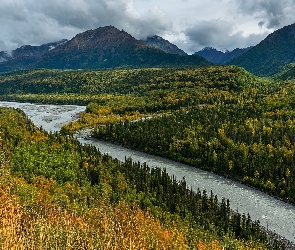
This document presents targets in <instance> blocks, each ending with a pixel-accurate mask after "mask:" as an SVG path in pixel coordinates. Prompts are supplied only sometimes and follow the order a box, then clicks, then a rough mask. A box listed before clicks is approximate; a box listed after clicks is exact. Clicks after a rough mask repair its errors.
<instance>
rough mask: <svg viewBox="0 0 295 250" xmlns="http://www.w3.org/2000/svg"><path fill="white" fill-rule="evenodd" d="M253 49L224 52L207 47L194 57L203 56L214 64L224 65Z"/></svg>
mask: <svg viewBox="0 0 295 250" xmlns="http://www.w3.org/2000/svg"><path fill="white" fill-rule="evenodd" d="M251 48H252V46H251V47H247V48H243V49H239V48H236V49H234V50H233V51H229V50H226V51H224V52H223V51H219V50H217V49H215V48H212V47H205V48H203V49H202V50H200V51H198V52H195V53H194V55H199V56H202V57H204V58H205V59H206V60H208V61H210V62H213V63H217V64H224V63H226V62H227V61H229V60H231V59H233V58H235V57H238V56H240V55H242V54H244V53H246V52H247V51H248V50H249V49H251Z"/></svg>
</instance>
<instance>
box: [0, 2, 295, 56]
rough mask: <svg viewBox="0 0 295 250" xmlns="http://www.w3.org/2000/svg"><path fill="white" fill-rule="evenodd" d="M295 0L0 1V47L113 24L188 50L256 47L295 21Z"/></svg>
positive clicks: (68, 35)
mask: <svg viewBox="0 0 295 250" xmlns="http://www.w3.org/2000/svg"><path fill="white" fill-rule="evenodd" d="M294 6H295V0H66V1H60V0H0V11H1V14H0V51H2V50H8V51H9V50H12V49H15V48H17V47H20V46H22V45H25V44H30V45H40V44H44V43H49V42H54V41H58V40H61V39H64V38H66V39H71V38H72V37H74V36H75V35H76V34H78V33H80V32H83V31H86V30H89V29H95V28H98V27H101V26H106V25H113V26H115V27H117V28H118V29H124V30H125V31H126V32H128V33H130V34H131V35H132V36H134V37H135V38H137V39H140V38H144V37H146V36H148V35H153V34H156V35H160V36H162V37H163V38H165V39H168V40H169V41H170V42H172V43H174V44H176V45H177V46H178V47H179V48H181V49H183V50H184V51H185V52H187V53H189V54H191V53H193V52H196V51H198V50H200V49H202V48H203V47H206V46H210V47H215V48H218V49H225V48H226V49H229V50H232V49H234V48H244V47H248V46H251V45H256V44H257V43H259V42H260V41H261V40H263V39H264V38H265V37H266V36H267V35H268V34H269V33H271V32H273V31H274V30H277V29H279V28H281V27H283V26H285V25H289V24H292V23H295V8H294Z"/></svg>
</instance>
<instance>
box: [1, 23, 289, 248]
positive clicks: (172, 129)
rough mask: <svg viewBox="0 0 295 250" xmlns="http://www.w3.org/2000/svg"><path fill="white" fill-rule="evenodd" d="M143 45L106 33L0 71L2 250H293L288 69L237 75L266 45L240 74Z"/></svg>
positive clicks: (282, 64)
mask: <svg viewBox="0 0 295 250" xmlns="http://www.w3.org/2000/svg"><path fill="white" fill-rule="evenodd" d="M290 30H291V31H292V30H293V26H290V27H286V28H283V29H282V30H279V31H277V33H276V34H277V35H278V37H281V36H283V37H285V36H284V32H289V33H290V34H293V33H292V32H291V31H290ZM149 39H150V41H149V42H150V44H151V45H147V44H145V43H143V41H140V40H136V39H135V38H133V37H132V36H131V35H129V34H128V33H127V32H125V31H123V30H121V31H120V30H118V29H116V28H115V27H113V26H106V27H100V28H98V29H95V30H89V31H86V32H83V33H80V34H77V35H76V36H75V37H74V38H73V39H71V40H63V41H61V42H60V43H56V44H52V47H51V45H50V46H49V47H48V46H45V47H42V48H43V49H40V48H38V49H37V48H33V47H23V51H22V53H20V54H19V56H18V57H14V58H6V57H5V58H4V59H5V60H4V59H3V60H2V61H1V62H0V69H1V71H2V72H3V73H1V74H0V102H1V106H4V107H2V108H0V113H1V117H0V125H1V126H0V146H1V154H0V155H1V162H0V163H1V168H0V171H1V174H0V184H1V185H0V191H1V192H0V200H1V203H0V204H3V205H0V218H1V220H0V222H1V224H0V229H1V230H2V231H1V233H0V244H1V246H3V247H4V248H6V249H10V248H12V247H14V245H13V244H14V243H13V242H17V243H15V244H18V245H17V246H16V248H21V247H24V246H29V245H32V244H33V245H34V246H38V245H42V244H46V246H44V248H45V249H48V248H50V247H51V248H52V246H54V245H59V246H62V248H65V249H81V248H83V247H84V249H85V248H87V249H115V248H119V249H294V244H293V245H292V243H294V241H295V238H294V237H295V235H294V232H295V225H294V204H295V164H294V162H295V154H294V152H295V146H294V145H295V112H294V107H295V106H294V100H295V95H294V93H295V91H294V86H295V85H294V67H293V66H294V65H293V59H292V58H291V57H288V58H287V59H286V60H283V59H282V60H281V59H280V60H279V59H277V57H275V58H276V60H274V62H273V63H272V64H271V63H267V64H263V65H261V66H262V68H258V67H257V68H255V71H253V70H252V69H251V68H249V67H248V66H247V60H248V59H249V58H250V59H249V60H251V62H252V63H253V65H255V63H256V62H255V61H254V59H251V55H252V54H253V53H254V52H253V51H256V50H263V49H262V48H263V46H264V45H263V44H264V43H265V42H269V41H271V44H272V45H273V46H275V44H276V39H273V36H272V35H270V36H269V37H268V38H267V39H266V40H265V41H262V42H261V43H260V45H259V46H258V45H257V46H258V47H257V46H254V47H253V48H249V49H248V50H247V51H243V54H241V55H240V56H236V57H235V58H234V59H232V60H229V61H228V62H227V63H226V64H230V63H231V62H233V61H235V60H236V61H237V62H238V60H240V59H241V58H246V59H245V61H243V63H245V64H240V63H237V65H239V66H236V65H216V64H214V63H212V62H209V61H207V60H206V59H204V58H202V57H200V56H197V55H186V54H183V53H182V51H180V50H178V49H177V48H175V46H172V45H170V44H168V45H167V42H168V41H164V40H163V39H161V38H159V37H156V36H155V37H150V38H149ZM291 40H292V39H291ZM159 41H160V42H161V43H160V44H156V42H159ZM163 43H165V44H166V46H162V45H163ZM287 44H289V43H287ZM282 47H284V46H283V45H281V47H280V48H277V49H278V51H281V50H280V49H282ZM49 48H50V49H49ZM161 48H165V49H168V48H169V49H172V50H173V51H175V52H171V53H167V52H165V51H164V50H162V49H161ZM36 50H38V51H39V52H38V53H37V52H36ZM25 51H27V52H28V51H30V53H27V52H25ZM33 51H34V53H33ZM238 53H240V52H238ZM278 53H280V52H278ZM29 54H30V55H31V56H27V55H29ZM266 61H267V60H266ZM278 62H279V63H278ZM233 64H234V63H233ZM240 66H243V67H245V68H242V67H240ZM269 66H270V67H271V68H269ZM247 70H249V71H247ZM253 73H255V74H256V75H254V74H253ZM261 76H263V77H261ZM8 107H15V108H16V109H11V108H8ZM26 115H27V116H26ZM85 131H89V133H90V134H89V133H88V134H87V135H85V134H84V135H83V133H84V132H85ZM79 133H80V134H79ZM105 153H107V154H105ZM126 156H127V157H126ZM13 211H17V213H14V212H13ZM10 230H12V231H10ZM13 232H18V233H17V234H14V233H13ZM275 233H277V235H276V234H275ZM138 235H140V237H139V236H138ZM282 236H283V237H285V239H283V238H282ZM25 239H28V240H25Z"/></svg>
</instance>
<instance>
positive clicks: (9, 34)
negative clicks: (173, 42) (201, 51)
mask: <svg viewBox="0 0 295 250" xmlns="http://www.w3.org/2000/svg"><path fill="white" fill-rule="evenodd" d="M0 13H1V15H0V22H1V27H0V34H1V36H0V39H1V40H2V43H3V44H5V46H6V49H7V50H10V49H15V48H16V47H20V46H21V45H24V44H32V45H34V44H35V45H36V44H42V43H46V42H53V41H57V40H60V39H64V38H67V39H71V38H72V37H73V36H75V35H76V34H77V33H80V32H83V31H85V30H88V29H95V28H98V27H101V26H106V25H113V26H115V27H117V28H119V29H124V30H126V31H127V32H128V33H130V34H131V35H133V36H135V37H136V38H141V37H143V36H147V35H152V34H161V33H163V32H165V31H167V30H170V29H171V28H172V26H173V23H172V21H171V20H169V19H168V18H167V16H166V15H165V13H164V12H163V11H162V10H161V9H160V8H159V7H158V6H157V5H152V6H150V7H149V8H148V9H146V10H145V11H144V12H142V13H140V12H138V11H137V10H135V8H134V7H133V0H67V1H60V0H50V1H40V0H0ZM1 47H2V48H3V45H2V46H1Z"/></svg>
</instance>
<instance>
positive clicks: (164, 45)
mask: <svg viewBox="0 0 295 250" xmlns="http://www.w3.org/2000/svg"><path fill="white" fill-rule="evenodd" d="M141 42H143V43H144V44H146V45H147V46H150V47H152V48H156V49H160V50H163V51H164V52H166V53H169V54H176V55H181V56H184V55H187V54H186V53H185V52H184V51H183V50H181V49H179V48H178V47H177V46H176V45H174V44H172V43H170V42H169V41H168V40H165V39H164V38H162V37H160V36H158V35H152V36H148V37H147V38H145V39H141Z"/></svg>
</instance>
